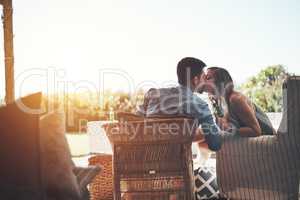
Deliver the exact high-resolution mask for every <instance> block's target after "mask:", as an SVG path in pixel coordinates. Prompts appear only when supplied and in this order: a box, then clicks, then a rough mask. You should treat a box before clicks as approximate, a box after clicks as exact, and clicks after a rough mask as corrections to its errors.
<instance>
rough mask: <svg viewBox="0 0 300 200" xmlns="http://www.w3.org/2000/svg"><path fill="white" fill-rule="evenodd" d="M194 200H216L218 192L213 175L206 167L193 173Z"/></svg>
mask: <svg viewBox="0 0 300 200" xmlns="http://www.w3.org/2000/svg"><path fill="white" fill-rule="evenodd" d="M194 177H195V195H196V200H200V199H210V198H218V197H219V190H218V185H217V179H216V175H215V173H214V172H213V171H212V170H211V169H209V168H208V167H200V168H198V169H196V170H195V171H194Z"/></svg>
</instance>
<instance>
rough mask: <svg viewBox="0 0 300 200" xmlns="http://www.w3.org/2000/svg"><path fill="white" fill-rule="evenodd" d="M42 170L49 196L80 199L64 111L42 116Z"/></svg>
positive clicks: (71, 199)
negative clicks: (66, 133)
mask: <svg viewBox="0 0 300 200" xmlns="http://www.w3.org/2000/svg"><path fill="white" fill-rule="evenodd" d="M40 131H41V150H42V151H41V154H42V155H41V156H42V172H43V178H44V183H45V185H46V192H47V197H49V198H53V197H55V199H64V200H65V199H66V200H68V199H70V200H76V199H80V190H79V185H78V182H77V180H76V176H75V174H74V173H73V168H74V164H73V161H72V158H71V152H70V148H69V145H68V142H67V139H66V136H65V119H64V113H63V112H59V111H54V112H51V113H49V114H47V115H45V116H42V117H41V118H40Z"/></svg>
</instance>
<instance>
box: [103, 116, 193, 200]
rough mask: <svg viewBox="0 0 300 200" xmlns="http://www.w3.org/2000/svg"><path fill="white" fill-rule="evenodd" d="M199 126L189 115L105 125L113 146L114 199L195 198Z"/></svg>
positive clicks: (188, 199) (191, 199) (178, 199)
mask: <svg viewBox="0 0 300 200" xmlns="http://www.w3.org/2000/svg"><path fill="white" fill-rule="evenodd" d="M196 127H197V123H196V121H194V120H192V119H187V118H173V119H149V118H148V119H144V120H143V119H142V120H140V121H123V122H118V123H110V124H107V125H104V128H105V130H106V134H107V136H108V138H109V140H110V142H111V144H112V148H113V185H114V199H115V200H120V199H138V200H142V199H159V200H164V199H166V200H171V199H172V200H175V199H177V200H193V199H194V195H193V194H194V179H193V162H192V152H191V144H192V137H193V133H194V132H195V129H196Z"/></svg>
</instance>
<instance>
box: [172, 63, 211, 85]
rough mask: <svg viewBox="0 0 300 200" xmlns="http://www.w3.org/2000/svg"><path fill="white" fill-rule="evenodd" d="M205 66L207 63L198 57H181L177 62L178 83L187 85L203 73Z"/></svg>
mask: <svg viewBox="0 0 300 200" xmlns="http://www.w3.org/2000/svg"><path fill="white" fill-rule="evenodd" d="M205 66H206V64H205V63H204V62H203V61H201V60H199V59H197V58H193V57H186V58H183V59H181V60H180V61H179V62H178V64H177V77H178V83H179V84H181V85H187V84H188V81H190V80H192V79H193V78H194V77H195V76H197V75H199V74H201V73H202V71H203V68H204V67H205Z"/></svg>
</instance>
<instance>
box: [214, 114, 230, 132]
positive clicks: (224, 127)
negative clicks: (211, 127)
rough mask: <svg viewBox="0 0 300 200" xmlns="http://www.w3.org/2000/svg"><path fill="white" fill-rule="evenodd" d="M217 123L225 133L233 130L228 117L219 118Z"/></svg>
mask: <svg viewBox="0 0 300 200" xmlns="http://www.w3.org/2000/svg"><path fill="white" fill-rule="evenodd" d="M216 121H217V125H218V126H219V128H220V129H221V130H223V131H224V130H228V129H230V128H231V125H230V123H229V122H228V120H227V118H226V117H217V118H216Z"/></svg>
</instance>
